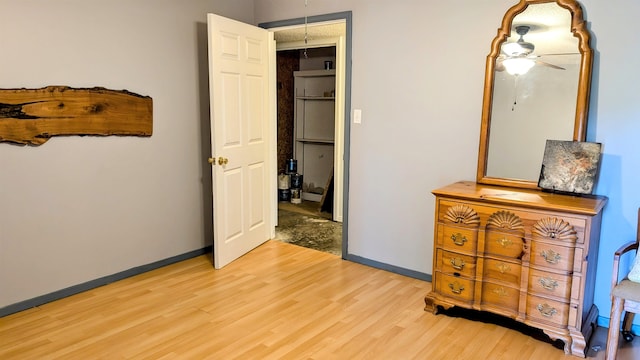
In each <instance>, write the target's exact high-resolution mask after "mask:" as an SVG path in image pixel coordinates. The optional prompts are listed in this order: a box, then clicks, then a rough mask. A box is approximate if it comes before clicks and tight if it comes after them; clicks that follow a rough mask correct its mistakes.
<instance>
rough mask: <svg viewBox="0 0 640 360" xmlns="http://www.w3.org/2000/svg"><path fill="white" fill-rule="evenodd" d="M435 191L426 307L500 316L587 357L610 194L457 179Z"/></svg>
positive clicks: (569, 352)
mask: <svg viewBox="0 0 640 360" xmlns="http://www.w3.org/2000/svg"><path fill="white" fill-rule="evenodd" d="M433 194H434V195H435V196H436V209H435V234H434V251H433V280H432V285H433V287H432V289H433V290H432V291H431V292H430V293H429V294H427V296H426V297H425V303H426V307H425V310H427V311H432V312H433V313H437V311H438V308H439V307H442V308H444V309H448V308H450V307H452V306H458V307H462V308H467V309H475V310H482V311H488V312H491V313H495V314H499V315H503V316H506V317H509V318H512V319H515V320H517V321H519V322H522V323H525V324H527V325H529V326H532V327H535V328H538V329H541V330H543V331H544V332H545V334H547V335H548V336H549V337H550V338H551V339H554V340H555V339H560V340H562V341H564V343H565V348H564V350H565V353H567V354H573V355H577V356H582V357H585V353H586V345H587V342H588V340H589V337H590V336H591V334H592V333H593V331H594V329H595V325H596V318H597V316H598V308H597V307H596V306H595V305H594V304H593V294H594V286H595V275H596V265H597V261H598V241H599V237H600V223H601V219H602V209H603V208H604V205H605V203H606V201H607V199H606V198H605V197H601V196H589V197H578V196H570V195H560V194H553V193H547V192H541V191H538V190H527V189H517V188H510V187H501V186H489V185H481V184H477V183H475V182H464V181H463V182H457V183H454V184H452V185H449V186H446V187H444V188H441V189H437V190H435V191H433Z"/></svg>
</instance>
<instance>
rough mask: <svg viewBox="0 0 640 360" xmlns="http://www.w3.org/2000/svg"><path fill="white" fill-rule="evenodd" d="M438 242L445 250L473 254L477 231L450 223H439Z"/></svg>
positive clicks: (476, 244) (476, 242) (475, 246)
mask: <svg viewBox="0 0 640 360" xmlns="http://www.w3.org/2000/svg"><path fill="white" fill-rule="evenodd" d="M439 230H440V231H438V242H439V243H440V244H441V246H442V248H443V249H445V250H449V251H453V252H463V253H466V254H469V255H475V254H476V249H477V246H478V231H477V230H475V229H469V228H462V227H456V226H450V225H442V224H440V225H439Z"/></svg>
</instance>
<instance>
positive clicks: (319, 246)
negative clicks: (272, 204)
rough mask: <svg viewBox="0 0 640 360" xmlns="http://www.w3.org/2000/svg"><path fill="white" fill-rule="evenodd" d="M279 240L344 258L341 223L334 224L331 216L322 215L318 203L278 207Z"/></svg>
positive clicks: (283, 204) (310, 202)
mask: <svg viewBox="0 0 640 360" xmlns="http://www.w3.org/2000/svg"><path fill="white" fill-rule="evenodd" d="M276 240H280V241H283V242H286V243H290V244H294V245H299V246H303V247H306V248H310V249H315V250H319V251H323V252H327V253H330V254H334V255H338V256H341V255H342V223H339V222H335V221H332V220H331V214H329V213H325V212H320V211H319V210H318V203H314V202H312V201H305V202H303V203H302V204H291V203H279V204H278V226H276Z"/></svg>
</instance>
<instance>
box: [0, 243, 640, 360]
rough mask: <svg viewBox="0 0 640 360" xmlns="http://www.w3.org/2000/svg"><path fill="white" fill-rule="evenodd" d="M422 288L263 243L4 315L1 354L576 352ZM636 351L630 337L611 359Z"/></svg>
mask: <svg viewBox="0 0 640 360" xmlns="http://www.w3.org/2000/svg"><path fill="white" fill-rule="evenodd" d="M429 289H430V284H429V283H428V282H424V281H421V280H416V279H412V278H408V277H404V276H401V275H397V274H393V273H389V272H386V271H382V270H376V269H373V268H370V267H367V266H362V265H359V264H356V263H352V262H348V261H344V260H341V259H340V258H339V257H337V256H335V255H331V254H327V253H323V252H319V251H316V250H311V249H306V248H302V247H298V246H295V245H291V244H286V243H282V242H279V241H269V242H267V243H266V244H264V245H262V246H260V247H259V248H257V249H255V250H253V251H252V252H250V253H249V254H247V255H245V256H244V257H242V258H240V259H239V260H236V261H235V262H233V263H232V264H230V265H228V266H227V267H226V268H224V269H222V270H214V269H213V267H212V265H211V261H210V259H209V257H208V256H200V257H197V258H193V259H190V260H186V261H183V262H180V263H177V264H173V265H170V266H166V267H164V268H161V269H157V270H154V271H151V272H148V273H145V274H141V275H138V276H135V277H132V278H128V279H125V280H122V281H118V282H116V283H113V284H110V285H107V286H103V287H100V288H97V289H94V290H91V291H87V292H84V293H81V294H77V295H74V296H71V297H68V298H65V299H62V300H58V301H55V302H52V303H49V304H45V305H43V306H40V307H37V308H33V309H29V310H26V311H23V312H20V313H16V314H12V315H9V316H6V317H4V318H0V359H236V358H237V359H544V360H553V359H577V358H576V357H571V356H565V355H564V353H563V351H562V350H559V349H556V348H554V347H553V346H551V345H550V344H548V343H545V342H541V341H538V340H535V339H533V338H531V337H529V336H527V335H523V334H521V333H519V332H517V331H514V330H510V329H507V328H504V327H501V326H497V325H493V324H486V323H482V322H475V321H470V320H467V319H463V318H453V317H448V316H445V315H437V316H436V315H433V314H431V313H428V312H425V311H423V307H424V303H423V298H424V295H425V294H426V292H427V291H429ZM607 311H608V310H607ZM604 330H606V329H599V331H597V332H596V336H595V337H596V339H595V340H594V341H592V345H593V343H595V344H596V345H598V344H599V345H601V346H602V349H603V350H604V348H605V346H604V345H605V344H604V341H603V340H602V339H603V335H602V334H603V333H604ZM604 336H606V334H605V335H604ZM598 337H599V339H598ZM637 340H638V339H636V340H635V341H634V345H637ZM639 354H640V352H638V346H634V347H630V346H629V345H628V344H627V345H626V346H625V348H624V349H622V350H621V351H620V352H619V355H620V357H619V358H620V359H624V358H628V359H632V358H636V359H638V358H639V357H637V356H638V355H639ZM591 356H592V357H594V358H596V359H602V358H604V354H603V352H597V353H592V354H591Z"/></svg>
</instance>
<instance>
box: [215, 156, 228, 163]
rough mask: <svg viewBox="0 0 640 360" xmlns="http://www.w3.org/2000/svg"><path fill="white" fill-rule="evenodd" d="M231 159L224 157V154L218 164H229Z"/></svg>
mask: <svg viewBox="0 0 640 360" xmlns="http://www.w3.org/2000/svg"><path fill="white" fill-rule="evenodd" d="M228 162H229V159H227V158H223V157H222V156H221V157H219V158H218V165H227V163H228Z"/></svg>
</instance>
